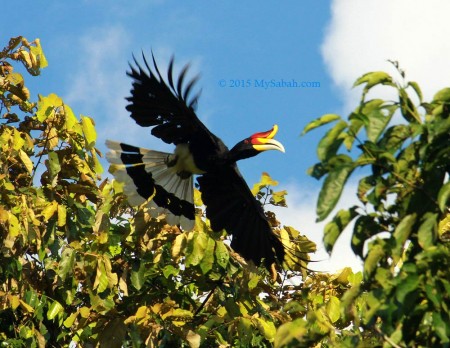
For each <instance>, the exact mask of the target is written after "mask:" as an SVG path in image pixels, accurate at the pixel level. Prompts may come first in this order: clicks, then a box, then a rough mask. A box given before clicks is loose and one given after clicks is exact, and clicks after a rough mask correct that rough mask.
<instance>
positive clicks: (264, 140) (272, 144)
mask: <svg viewBox="0 0 450 348" xmlns="http://www.w3.org/2000/svg"><path fill="white" fill-rule="evenodd" d="M277 132H278V126H277V125H274V126H273V128H272V129H271V130H269V131H267V132H261V133H256V134H254V135H252V137H251V142H252V145H253V148H254V149H255V150H257V151H267V150H278V151H281V152H285V150H284V146H283V144H281V143H280V142H279V141H277V140H275V139H273V137H274V136H275V134H276V133H277Z"/></svg>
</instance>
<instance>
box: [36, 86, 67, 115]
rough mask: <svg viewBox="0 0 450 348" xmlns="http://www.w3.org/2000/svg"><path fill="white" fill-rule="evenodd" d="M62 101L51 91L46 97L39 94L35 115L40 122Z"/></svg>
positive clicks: (61, 103)
mask: <svg viewBox="0 0 450 348" xmlns="http://www.w3.org/2000/svg"><path fill="white" fill-rule="evenodd" d="M62 105H63V101H62V99H61V98H60V97H58V96H57V95H56V94H54V93H51V94H49V95H48V96H47V97H43V96H41V95H39V101H38V110H37V112H36V117H37V119H38V120H39V121H40V122H43V121H45V120H46V119H47V118H48V117H49V116H50V115H52V114H53V113H54V111H55V108H58V107H61V106H62Z"/></svg>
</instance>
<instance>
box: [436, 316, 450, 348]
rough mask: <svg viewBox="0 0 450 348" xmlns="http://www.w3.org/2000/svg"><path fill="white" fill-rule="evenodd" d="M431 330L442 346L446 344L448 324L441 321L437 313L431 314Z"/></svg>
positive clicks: (447, 341)
mask: <svg viewBox="0 0 450 348" xmlns="http://www.w3.org/2000/svg"><path fill="white" fill-rule="evenodd" d="M433 329H434V331H435V332H436V334H437V335H438V337H439V338H440V340H441V343H442V344H448V343H449V342H450V339H449V337H448V331H450V330H449V329H448V322H446V321H444V320H443V319H442V316H441V314H440V313H439V312H434V313H433Z"/></svg>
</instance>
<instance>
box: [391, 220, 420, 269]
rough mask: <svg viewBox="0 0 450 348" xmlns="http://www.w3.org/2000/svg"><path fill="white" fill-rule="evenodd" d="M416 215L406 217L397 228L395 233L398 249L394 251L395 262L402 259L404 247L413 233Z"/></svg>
mask: <svg viewBox="0 0 450 348" xmlns="http://www.w3.org/2000/svg"><path fill="white" fill-rule="evenodd" d="M416 217H417V215H416V213H413V214H409V215H406V216H405V217H404V218H403V219H402V221H400V223H399V224H398V226H397V228H396V229H395V231H394V234H393V236H394V238H395V240H396V241H397V243H396V248H395V249H394V251H393V256H394V261H395V262H397V261H398V260H399V258H400V255H401V252H402V250H403V245H404V244H405V242H406V241H407V239H408V238H409V235H410V234H411V232H412V227H413V225H414V223H415V222H416Z"/></svg>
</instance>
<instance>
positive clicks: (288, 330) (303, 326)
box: [274, 318, 309, 348]
mask: <svg viewBox="0 0 450 348" xmlns="http://www.w3.org/2000/svg"><path fill="white" fill-rule="evenodd" d="M308 326H309V323H307V322H306V321H305V320H304V319H302V318H299V319H295V320H293V321H291V322H287V323H284V324H283V325H281V326H280V327H279V328H278V330H277V333H276V336H275V342H274V347H275V348H282V347H296V346H301V344H300V342H303V341H304V340H303V337H304V336H306V335H307V332H308V329H307V328H308Z"/></svg>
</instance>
